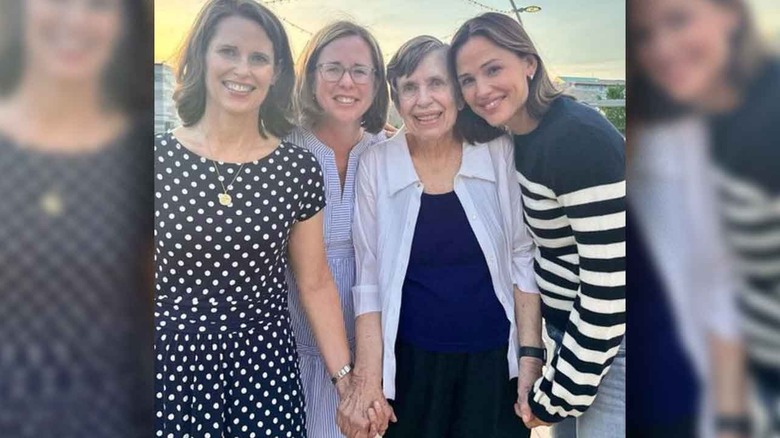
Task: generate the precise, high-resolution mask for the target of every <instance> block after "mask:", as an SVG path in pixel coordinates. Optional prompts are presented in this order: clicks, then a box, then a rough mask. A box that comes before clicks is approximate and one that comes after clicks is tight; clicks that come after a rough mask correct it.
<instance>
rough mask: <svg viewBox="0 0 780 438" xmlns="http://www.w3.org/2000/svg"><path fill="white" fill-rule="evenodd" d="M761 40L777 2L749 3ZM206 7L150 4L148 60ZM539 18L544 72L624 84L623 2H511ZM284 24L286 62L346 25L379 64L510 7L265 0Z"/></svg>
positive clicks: (779, 38) (430, 1)
mask: <svg viewBox="0 0 780 438" xmlns="http://www.w3.org/2000/svg"><path fill="white" fill-rule="evenodd" d="M748 2H749V3H750V4H751V5H752V6H753V9H754V10H755V11H756V12H758V13H756V14H755V17H756V22H757V23H758V26H759V28H760V29H761V31H762V33H764V35H766V36H767V37H768V38H770V39H772V40H773V41H774V42H775V43H777V45H778V46H780V1H778V0H748ZM204 3H205V0H156V1H155V60H156V61H157V62H168V63H173V61H174V59H175V56H174V55H175V53H176V52H177V50H178V48H179V47H180V46H181V43H182V40H183V38H184V35H185V33H186V32H187V30H188V29H189V27H190V26H191V25H192V22H193V20H194V18H195V15H196V14H197V12H198V11H199V10H200V8H201V6H202V5H203V4H204ZM516 3H517V5H518V6H521V7H522V6H528V5H529V4H535V5H538V6H541V7H542V11H541V12H538V13H535V14H523V22H524V25H525V26H526V29H528V32H529V34H530V35H531V37H532V38H533V39H534V42H535V43H536V45H537V48H538V49H539V51H540V52H541V54H542V57H543V59H544V60H545V62H546V63H547V65H548V68H549V69H550V70H551V72H552V73H553V74H554V75H557V76H593V77H600V78H604V79H625V47H626V45H625V31H626V26H625V14H626V7H625V3H626V2H625V1H624V0H534V1H533V2H525V1H523V0H516ZM265 4H266V5H268V6H269V7H270V8H271V9H272V10H273V11H274V13H276V14H277V16H279V17H280V18H281V19H282V20H283V21H284V24H285V27H286V29H287V33H288V35H289V37H290V40H291V44H292V48H293V55H294V56H296V57H297V55H298V54H299V53H300V52H301V51H302V49H303V47H304V45H305V44H306V41H307V40H308V38H309V37H310V36H311V33H312V32H315V31H316V30H317V29H319V28H320V27H322V26H324V25H325V24H327V23H329V22H331V21H333V20H338V19H344V18H346V19H351V20H353V21H355V22H357V23H359V24H362V25H364V26H367V27H368V28H369V29H370V30H371V31H372V32H373V34H374V36H376V38H377V39H378V40H379V43H380V45H381V46H382V50H383V52H384V54H385V59H386V60H389V59H390V56H392V54H393V53H394V52H395V50H396V49H397V48H398V47H399V46H400V45H401V44H402V43H403V42H405V41H406V40H408V39H410V38H412V37H414V36H417V35H421V34H429V35H433V36H436V37H439V38H440V39H442V40H444V41H447V42H448V41H449V39H450V38H451V36H452V34H453V33H454V32H455V30H456V29H457V27H458V26H459V25H460V24H461V23H463V22H464V21H465V20H467V19H468V18H471V17H473V16H475V15H477V14H480V13H482V12H486V11H488V10H490V9H497V10H501V11H508V10H509V9H510V2H509V0H327V1H322V0H269V1H266V2H265Z"/></svg>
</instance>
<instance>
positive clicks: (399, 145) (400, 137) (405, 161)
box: [385, 127, 420, 195]
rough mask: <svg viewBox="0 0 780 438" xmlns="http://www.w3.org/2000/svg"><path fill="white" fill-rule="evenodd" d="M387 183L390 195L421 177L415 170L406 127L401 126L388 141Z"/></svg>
mask: <svg viewBox="0 0 780 438" xmlns="http://www.w3.org/2000/svg"><path fill="white" fill-rule="evenodd" d="M385 147H387V148H388V149H387V161H386V164H385V165H386V166H387V184H388V188H389V191H390V195H395V194H396V193H398V192H399V191H401V190H402V189H404V188H406V187H408V186H410V185H412V184H414V183H417V182H419V181H420V178H419V177H418V176H417V171H415V170H414V164H413V163H412V156H411V155H410V154H409V145H408V144H407V143H406V128H405V127H401V129H399V130H398V132H396V133H395V135H394V136H392V137H390V139H389V140H388V141H387V145H386V146H385Z"/></svg>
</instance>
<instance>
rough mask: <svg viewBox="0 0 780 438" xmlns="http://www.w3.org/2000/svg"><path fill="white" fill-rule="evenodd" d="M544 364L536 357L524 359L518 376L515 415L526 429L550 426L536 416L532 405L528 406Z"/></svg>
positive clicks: (521, 361) (521, 360) (521, 359)
mask: <svg viewBox="0 0 780 438" xmlns="http://www.w3.org/2000/svg"><path fill="white" fill-rule="evenodd" d="M542 366H544V362H543V361H542V360H541V359H537V358H535V357H522V358H520V364H519V369H518V376H517V402H516V403H515V415H517V416H518V417H520V419H521V420H523V423H525V427H527V428H529V429H533V428H534V427H538V426H549V425H550V423H545V422H544V421H542V420H540V419H539V418H537V417H536V415H534V413H533V412H532V411H531V405H529V404H528V394H529V393H530V392H531V389H533V386H534V383H535V382H536V381H537V380H538V379H539V378H540V377H542Z"/></svg>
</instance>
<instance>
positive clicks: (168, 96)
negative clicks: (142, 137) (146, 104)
mask: <svg viewBox="0 0 780 438" xmlns="http://www.w3.org/2000/svg"><path fill="white" fill-rule="evenodd" d="M175 86H176V78H175V77H174V74H173V68H171V66H169V65H167V64H154V132H155V133H160V132H165V131H168V130H169V129H173V128H175V127H176V126H178V125H179V124H180V123H181V121H180V120H179V116H178V114H177V113H176V106H175V105H174V103H173V90H174V87H175Z"/></svg>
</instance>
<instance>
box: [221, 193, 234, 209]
mask: <svg viewBox="0 0 780 438" xmlns="http://www.w3.org/2000/svg"><path fill="white" fill-rule="evenodd" d="M217 197H218V198H219V203H220V204H222V205H224V206H225V207H227V206H228V205H230V204H232V203H233V197H232V196H230V195H228V194H227V193H220V194H218V195H217Z"/></svg>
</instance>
